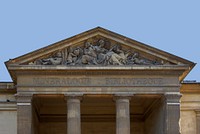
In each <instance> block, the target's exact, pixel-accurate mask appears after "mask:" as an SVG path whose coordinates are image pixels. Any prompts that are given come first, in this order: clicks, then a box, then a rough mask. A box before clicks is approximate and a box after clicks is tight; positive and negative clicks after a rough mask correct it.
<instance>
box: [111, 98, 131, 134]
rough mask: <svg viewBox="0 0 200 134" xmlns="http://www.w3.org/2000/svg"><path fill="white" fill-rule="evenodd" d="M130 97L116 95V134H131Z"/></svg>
mask: <svg viewBox="0 0 200 134" xmlns="http://www.w3.org/2000/svg"><path fill="white" fill-rule="evenodd" d="M130 98H131V97H130V96H128V95H115V96H114V100H115V101H116V134H130V110H129V105H130V102H129V101H130Z"/></svg>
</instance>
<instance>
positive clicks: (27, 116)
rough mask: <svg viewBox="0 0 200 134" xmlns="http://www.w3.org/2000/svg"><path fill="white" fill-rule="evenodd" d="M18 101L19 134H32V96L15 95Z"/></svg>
mask: <svg viewBox="0 0 200 134" xmlns="http://www.w3.org/2000/svg"><path fill="white" fill-rule="evenodd" d="M15 97H16V100H17V134H32V131H33V130H32V104H31V103H32V95H21V94H16V95H15Z"/></svg>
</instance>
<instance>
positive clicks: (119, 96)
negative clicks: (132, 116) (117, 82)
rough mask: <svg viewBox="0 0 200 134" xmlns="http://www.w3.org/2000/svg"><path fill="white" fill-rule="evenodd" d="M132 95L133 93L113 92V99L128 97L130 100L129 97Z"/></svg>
mask: <svg viewBox="0 0 200 134" xmlns="http://www.w3.org/2000/svg"><path fill="white" fill-rule="evenodd" d="M132 96H134V95H133V94H114V95H113V100H115V101H116V100H119V99H128V100H131V97H132Z"/></svg>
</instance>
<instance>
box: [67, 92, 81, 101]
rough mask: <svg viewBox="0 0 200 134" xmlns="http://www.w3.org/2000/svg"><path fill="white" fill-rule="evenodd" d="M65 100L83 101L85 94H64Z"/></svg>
mask: <svg viewBox="0 0 200 134" xmlns="http://www.w3.org/2000/svg"><path fill="white" fill-rule="evenodd" d="M64 97H65V100H66V101H67V100H68V99H78V100H80V101H81V100H82V99H83V94H81V93H68V94H64Z"/></svg>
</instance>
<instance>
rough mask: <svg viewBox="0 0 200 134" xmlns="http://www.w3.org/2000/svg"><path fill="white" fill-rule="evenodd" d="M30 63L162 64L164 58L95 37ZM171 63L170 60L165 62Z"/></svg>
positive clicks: (71, 64)
mask: <svg viewBox="0 0 200 134" xmlns="http://www.w3.org/2000/svg"><path fill="white" fill-rule="evenodd" d="M28 64H29V65H33V64H34V65H66V66H80V65H81V66H83V65H100V66H109V65H162V64H164V61H163V60H156V59H149V58H146V57H144V56H143V55H141V54H140V53H139V52H137V51H135V50H134V49H131V48H130V47H127V46H125V45H123V44H120V43H117V42H114V41H110V40H109V39H105V38H103V37H93V38H90V39H87V40H86V41H83V42H82V43H80V44H78V45H76V44H75V45H72V46H69V47H66V48H63V49H62V50H58V51H56V52H53V53H51V54H50V55H48V56H46V57H41V58H39V59H36V60H34V61H31V62H29V63H28ZM165 64H169V62H165Z"/></svg>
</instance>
